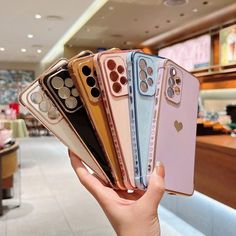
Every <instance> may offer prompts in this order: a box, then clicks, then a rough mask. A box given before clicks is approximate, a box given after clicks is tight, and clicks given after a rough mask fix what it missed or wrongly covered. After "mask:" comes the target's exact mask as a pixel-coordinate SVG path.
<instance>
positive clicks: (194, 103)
mask: <svg viewBox="0 0 236 236" xmlns="http://www.w3.org/2000/svg"><path fill="white" fill-rule="evenodd" d="M161 73H163V77H162V87H161V90H160V93H161V95H160V101H159V107H158V111H157V122H156V124H157V128H156V137H155V158H156V160H157V161H161V162H163V164H164V166H165V185H166V190H167V191H168V192H171V193H175V194H181V195H182V194H183V195H192V194H193V191H194V163H195V143H196V124H197V107H198V94H199V81H198V80H197V79H196V78H195V77H194V76H192V75H191V74H190V73H189V72H187V71H186V70H184V69H183V68H181V67H180V66H178V65H177V64H175V63H174V62H172V61H170V60H165V63H164V67H163V69H162V72H161Z"/></svg>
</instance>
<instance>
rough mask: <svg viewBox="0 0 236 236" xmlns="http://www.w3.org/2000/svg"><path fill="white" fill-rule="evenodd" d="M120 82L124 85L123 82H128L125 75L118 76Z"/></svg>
mask: <svg viewBox="0 0 236 236" xmlns="http://www.w3.org/2000/svg"><path fill="white" fill-rule="evenodd" d="M120 82H121V84H123V85H125V84H127V83H128V80H127V78H126V77H125V76H122V77H121V78H120Z"/></svg>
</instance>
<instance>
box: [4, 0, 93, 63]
mask: <svg viewBox="0 0 236 236" xmlns="http://www.w3.org/2000/svg"><path fill="white" fill-rule="evenodd" d="M93 2H94V0H66V1H62V0H61V1H58V0H0V3H1V4H0V5H1V14H0V48H1V47H4V48H5V51H0V61H14V62H17V61H21V62H39V61H41V59H42V58H43V57H44V56H45V55H46V53H47V52H48V51H49V50H50V49H51V48H52V47H53V45H55V44H56V42H57V41H58V40H59V39H60V38H61V37H62V36H63V35H64V33H65V32H66V31H67V30H68V29H69V28H70V27H71V26H72V24H73V23H74V22H75V21H76V20H77V19H78V18H79V17H80V16H81V15H82V14H83V13H84V11H85V10H86V9H88V7H89V6H90V5H91V4H92V3H93ZM35 14H41V15H42V18H41V19H40V20H37V19H35V18H34V15H35ZM47 16H59V17H61V19H60V20H52V19H51V20H50V19H47ZM28 34H33V35H34V38H32V39H29V38H27V35H28ZM21 48H25V49H26V50H27V51H26V52H24V53H23V52H21ZM37 49H41V50H42V53H41V54H38V53H37Z"/></svg>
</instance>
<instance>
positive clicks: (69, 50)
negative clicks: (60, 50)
mask: <svg viewBox="0 0 236 236" xmlns="http://www.w3.org/2000/svg"><path fill="white" fill-rule="evenodd" d="M84 50H90V51H92V52H96V48H81V47H69V46H67V45H65V46H64V57H66V58H68V59H69V58H71V57H73V56H75V55H76V54H78V53H80V52H81V51H84Z"/></svg>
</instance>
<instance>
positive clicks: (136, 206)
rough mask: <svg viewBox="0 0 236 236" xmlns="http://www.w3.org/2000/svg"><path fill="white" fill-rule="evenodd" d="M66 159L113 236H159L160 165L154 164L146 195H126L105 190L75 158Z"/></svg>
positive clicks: (162, 170)
mask: <svg viewBox="0 0 236 236" xmlns="http://www.w3.org/2000/svg"><path fill="white" fill-rule="evenodd" d="M69 155H70V159H71V164H72V166H73V168H74V170H75V172H76V174H77V176H78V177H79V179H80V182H81V183H82V184H83V186H84V187H85V188H86V189H87V190H88V191H89V192H90V193H91V194H92V195H93V196H94V197H95V199H96V200H97V201H98V203H99V204H100V206H101V207H102V209H103V211H104V212H105V214H106V216H107V218H108V219H109V221H110V223H111V224H112V226H113V228H114V230H115V231H116V233H117V235H119V236H134V235H135V236H139V235H140V236H144V235H145V236H157V235H160V225H159V221H158V216H157V208H158V205H159V203H160V200H161V198H162V196H163V193H164V189H165V184H164V175H165V171H164V167H163V165H161V164H160V163H158V164H157V166H156V168H155V169H154V171H153V173H152V175H151V177H150V181H149V185H148V189H147V191H146V192H145V191H141V190H135V191H134V192H133V193H127V192H126V191H122V190H114V189H112V188H110V187H107V186H105V185H104V184H102V183H101V182H100V181H99V180H98V179H97V178H96V177H95V176H93V175H91V174H90V173H89V172H88V170H87V169H86V167H85V166H84V165H83V163H82V162H81V161H80V159H79V157H78V156H76V155H75V154H74V153H72V152H69Z"/></svg>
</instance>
